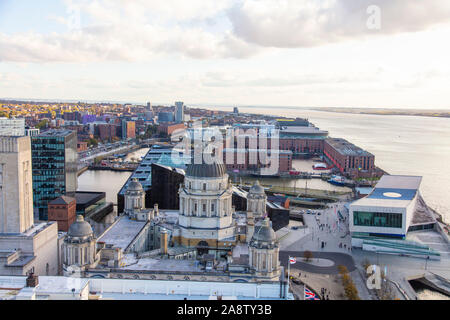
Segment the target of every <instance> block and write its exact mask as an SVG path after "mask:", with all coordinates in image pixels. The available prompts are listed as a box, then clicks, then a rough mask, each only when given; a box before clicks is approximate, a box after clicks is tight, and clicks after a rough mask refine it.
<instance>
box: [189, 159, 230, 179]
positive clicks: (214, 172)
mask: <svg viewBox="0 0 450 320" xmlns="http://www.w3.org/2000/svg"><path fill="white" fill-rule="evenodd" d="M226 173H227V169H226V167H225V165H224V164H223V163H216V162H214V163H212V164H207V163H200V164H195V163H194V164H189V165H188V166H187V168H186V176H189V177H197V178H220V177H223V176H224V175H225V174H226Z"/></svg>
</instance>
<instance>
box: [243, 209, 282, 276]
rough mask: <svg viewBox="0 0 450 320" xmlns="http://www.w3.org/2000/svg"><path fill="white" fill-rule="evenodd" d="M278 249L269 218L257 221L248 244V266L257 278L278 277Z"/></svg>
mask: <svg viewBox="0 0 450 320" xmlns="http://www.w3.org/2000/svg"><path fill="white" fill-rule="evenodd" d="M278 258H279V247H278V241H277V237H276V234H275V231H273V229H272V223H271V222H270V220H269V218H265V219H263V220H259V221H258V222H257V223H256V226H255V232H254V233H253V237H252V239H251V241H250V244H249V265H250V268H251V270H253V271H254V272H255V275H256V276H257V277H258V278H276V277H279V276H280V270H281V269H280V262H279V260H278Z"/></svg>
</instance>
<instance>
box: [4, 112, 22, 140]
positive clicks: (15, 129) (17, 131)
mask: <svg viewBox="0 0 450 320" xmlns="http://www.w3.org/2000/svg"><path fill="white" fill-rule="evenodd" d="M24 135H25V118H18V119H14V118H13V119H8V118H5V117H2V118H0V136H17V137H20V136H24Z"/></svg>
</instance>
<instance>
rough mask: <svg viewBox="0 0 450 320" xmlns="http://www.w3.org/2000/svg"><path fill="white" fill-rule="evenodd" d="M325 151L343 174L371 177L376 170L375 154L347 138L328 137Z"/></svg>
mask: <svg viewBox="0 0 450 320" xmlns="http://www.w3.org/2000/svg"><path fill="white" fill-rule="evenodd" d="M323 153H324V155H325V156H326V157H327V159H329V161H331V162H332V163H333V164H334V165H335V166H336V167H337V168H338V169H339V171H340V172H341V173H342V174H348V175H350V176H352V177H360V176H361V177H371V175H372V173H373V172H375V156H374V155H373V154H371V153H370V152H368V151H365V150H363V149H361V148H360V147H358V146H355V145H354V144H353V143H350V142H348V141H347V140H345V139H341V138H328V139H326V140H325V143H324V148H323Z"/></svg>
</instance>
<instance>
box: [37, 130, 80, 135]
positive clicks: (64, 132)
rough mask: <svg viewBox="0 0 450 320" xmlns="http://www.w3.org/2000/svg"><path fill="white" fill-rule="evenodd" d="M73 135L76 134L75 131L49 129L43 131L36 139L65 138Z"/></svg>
mask: <svg viewBox="0 0 450 320" xmlns="http://www.w3.org/2000/svg"><path fill="white" fill-rule="evenodd" d="M72 133H75V131H72V130H62V129H49V130H46V131H41V132H40V134H39V135H37V136H34V137H65V136H68V135H70V134H72Z"/></svg>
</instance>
